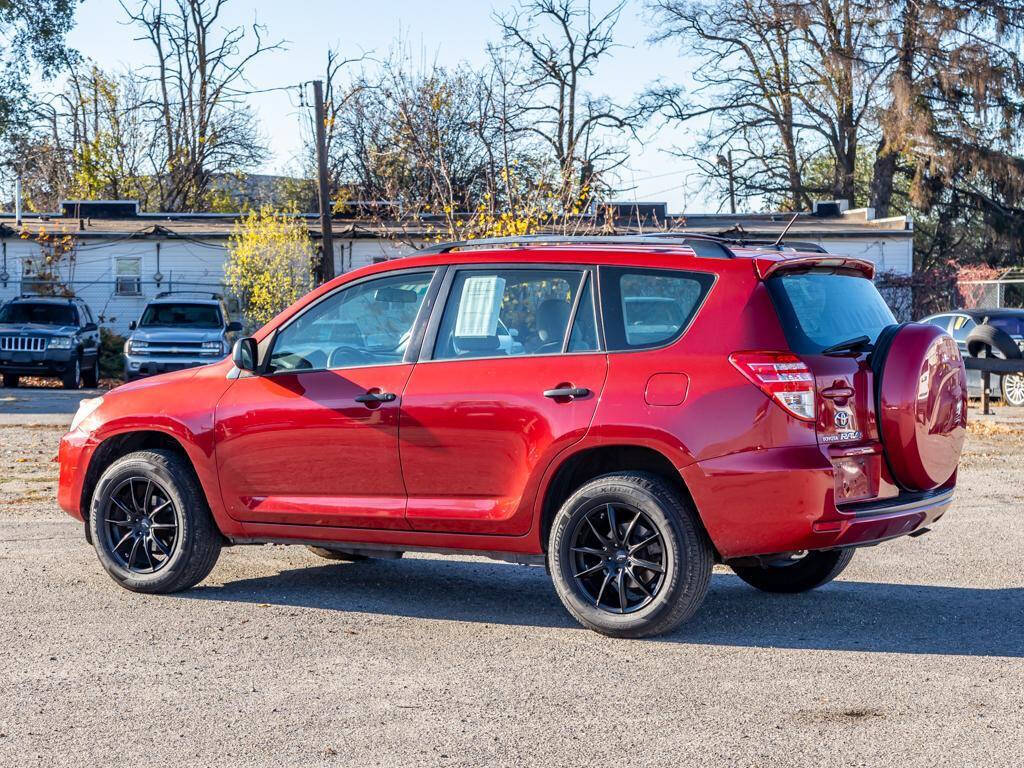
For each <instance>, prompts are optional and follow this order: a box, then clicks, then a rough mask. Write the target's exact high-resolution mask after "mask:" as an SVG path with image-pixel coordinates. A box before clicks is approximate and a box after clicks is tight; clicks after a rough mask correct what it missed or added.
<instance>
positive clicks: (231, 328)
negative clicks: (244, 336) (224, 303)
mask: <svg viewBox="0 0 1024 768" xmlns="http://www.w3.org/2000/svg"><path fill="white" fill-rule="evenodd" d="M225 330H227V332H228V333H238V332H239V331H240V330H242V324H241V323H240V322H238V321H237V320H232V321H231V322H230V323H228V327H227V328H226V329H225Z"/></svg>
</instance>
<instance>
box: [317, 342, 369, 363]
mask: <svg viewBox="0 0 1024 768" xmlns="http://www.w3.org/2000/svg"><path fill="white" fill-rule="evenodd" d="M372 360H373V357H371V356H370V355H369V354H368V353H367V352H366V350H365V349H360V348H359V347H352V346H349V345H347V344H342V345H341V346H340V347H335V348H334V350H333V351H332V352H331V356H330V358H328V360H327V367H328V368H339V367H341V366H343V365H351V364H353V363H365V362H371V361H372Z"/></svg>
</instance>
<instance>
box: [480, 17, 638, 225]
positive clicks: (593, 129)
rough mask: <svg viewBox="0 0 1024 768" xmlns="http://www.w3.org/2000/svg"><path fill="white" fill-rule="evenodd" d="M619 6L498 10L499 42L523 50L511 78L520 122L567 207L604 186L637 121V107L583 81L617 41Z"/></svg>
mask: <svg viewBox="0 0 1024 768" xmlns="http://www.w3.org/2000/svg"><path fill="white" fill-rule="evenodd" d="M624 6H625V2H624V0H623V1H622V2H618V3H616V4H615V5H613V6H612V7H611V8H610V9H609V10H608V11H607V12H605V13H603V14H595V13H594V12H593V9H592V8H591V4H590V2H589V0H588V1H587V2H580V0H530V1H529V2H525V3H523V4H522V5H520V6H519V7H518V8H517V9H516V10H515V11H513V12H511V13H506V14H502V15H498V16H497V17H496V20H497V22H498V24H499V27H500V29H501V33H502V37H503V40H504V44H505V45H506V46H508V47H510V48H513V49H518V50H519V51H521V52H522V54H523V56H524V62H523V68H522V73H521V77H520V78H518V79H517V82H515V83H514V85H515V87H516V91H517V93H516V98H517V99H518V100H519V101H521V103H522V104H523V105H524V106H523V112H524V115H523V116H524V120H525V124H524V128H525V130H527V131H529V132H530V133H532V134H533V135H534V136H535V137H536V138H538V139H539V140H540V142H541V143H542V145H543V146H544V147H545V148H546V150H547V151H548V152H550V153H551V156H552V157H553V159H554V162H555V163H556V165H557V167H558V170H559V176H560V189H559V190H558V192H559V194H558V199H559V201H560V204H561V206H562V207H563V208H564V209H566V210H572V209H574V208H578V207H579V206H580V205H581V204H586V203H587V202H589V200H590V199H591V198H592V197H593V196H594V195H595V194H597V193H598V192H601V191H604V190H606V189H607V187H608V184H609V177H610V173H611V172H612V171H614V170H615V169H616V168H618V167H619V166H620V165H622V163H624V162H625V161H626V158H627V153H626V149H625V146H624V140H625V139H626V138H627V137H629V136H635V130H636V128H637V126H638V125H639V116H638V114H637V113H636V112H634V111H632V110H626V109H622V108H620V107H618V106H616V105H614V104H613V103H612V102H611V100H610V99H608V98H607V97H604V96H598V95H595V94H593V93H592V92H591V91H590V90H589V89H588V87H587V85H588V81H589V80H590V78H591V77H592V76H593V74H594V68H595V66H596V65H597V64H598V62H600V61H601V60H602V59H604V58H606V57H607V56H608V55H609V53H610V52H611V51H612V49H613V48H614V46H615V42H614V32H615V25H616V23H617V22H618V20H619V15H620V14H621V12H622V9H623V7H624Z"/></svg>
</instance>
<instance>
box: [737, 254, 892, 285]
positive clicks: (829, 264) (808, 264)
mask: <svg viewBox="0 0 1024 768" xmlns="http://www.w3.org/2000/svg"><path fill="white" fill-rule="evenodd" d="M806 269H849V270H852V271H854V272H860V273H861V274H862V275H864V277H866V278H868V280H871V279H872V278H874V276H875V265H874V264H872V263H871V262H870V261H867V260H865V259H853V258H850V257H847V256H790V257H785V258H782V259H770V258H768V259H766V258H755V259H754V270H755V271H756V272H757V276H758V277H760V278H761V279H762V280H767V279H768V278H769V277H771V276H772V275H777V274H779V273H780V272H795V271H799V270H806Z"/></svg>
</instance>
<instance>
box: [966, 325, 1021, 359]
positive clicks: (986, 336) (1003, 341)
mask: <svg viewBox="0 0 1024 768" xmlns="http://www.w3.org/2000/svg"><path fill="white" fill-rule="evenodd" d="M986 347H987V348H988V349H990V350H995V351H997V352H999V353H1000V355H1001V356H1002V357H1004V358H1005V359H1007V360H1019V359H1020V358H1021V351H1020V347H1018V346H1017V342H1015V341H1014V340H1013V337H1012V336H1011V335H1010V334H1008V333H1007V332H1006V331H1004V330H1003V329H1002V328H996V327H995V326H994V325H989V324H988V323H982V324H981V325H979V326H977V327H976V328H975V329H974V330H973V331H971V332H970V333H969V334H967V352H968V354H970V355H971V357H978V356H980V354H981V353H982V351H983V350H984V349H985V348H986ZM990 356H991V354H990Z"/></svg>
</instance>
